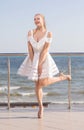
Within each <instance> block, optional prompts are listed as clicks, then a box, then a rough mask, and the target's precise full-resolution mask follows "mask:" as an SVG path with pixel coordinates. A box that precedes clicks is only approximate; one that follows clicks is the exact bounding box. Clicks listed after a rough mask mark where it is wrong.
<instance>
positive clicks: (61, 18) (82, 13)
mask: <svg viewBox="0 0 84 130" xmlns="http://www.w3.org/2000/svg"><path fill="white" fill-rule="evenodd" d="M36 13H42V14H43V15H44V16H45V19H46V25H47V29H48V30H49V31H52V33H53V42H52V44H51V47H50V52H84V0H0V53H2V52H3V53H6V52H13V53H17V52H24V53H26V52H27V32H28V31H29V30H30V29H33V28H35V25H34V22H33V17H34V15H35V14H36Z"/></svg>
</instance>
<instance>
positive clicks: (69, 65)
mask: <svg viewBox="0 0 84 130" xmlns="http://www.w3.org/2000/svg"><path fill="white" fill-rule="evenodd" d="M68 74H69V75H71V58H70V57H69V58H68ZM68 103H69V106H68V108H69V109H71V81H68Z"/></svg>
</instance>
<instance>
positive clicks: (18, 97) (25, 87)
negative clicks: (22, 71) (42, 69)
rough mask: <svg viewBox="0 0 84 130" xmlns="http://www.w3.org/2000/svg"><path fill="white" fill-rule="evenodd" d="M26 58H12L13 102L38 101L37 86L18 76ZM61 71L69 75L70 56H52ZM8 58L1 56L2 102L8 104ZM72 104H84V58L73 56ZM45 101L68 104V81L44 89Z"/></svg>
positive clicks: (0, 99) (0, 85)
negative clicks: (18, 71)
mask: <svg viewBox="0 0 84 130" xmlns="http://www.w3.org/2000/svg"><path fill="white" fill-rule="evenodd" d="M25 57H26V56H10V57H9V58H10V100H11V102H31V101H37V99H36V95H35V90H34V89H35V84H34V82H32V81H29V80H28V79H27V77H22V76H20V75H17V70H18V68H19V66H20V64H21V63H22V62H23V60H24V59H25ZM52 57H53V59H54V60H55V62H56V64H57V66H58V68H59V70H60V71H62V72H64V73H65V74H68V56H56V55H53V56H52ZM7 59H8V57H6V56H0V102H7V93H8V87H7V86H8V77H7V74H8V70H7ZM71 75H72V81H71V102H72V103H78V104H84V56H71ZM43 95H44V96H43V101H46V102H52V103H58V104H65V103H68V81H61V82H58V83H55V84H52V85H49V86H47V87H44V88H43Z"/></svg>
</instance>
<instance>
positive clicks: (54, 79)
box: [39, 73, 71, 87]
mask: <svg viewBox="0 0 84 130" xmlns="http://www.w3.org/2000/svg"><path fill="white" fill-rule="evenodd" d="M63 80H71V76H70V75H64V74H63V73H61V74H60V76H58V77H52V78H45V79H40V82H39V84H40V87H41V86H47V85H50V84H53V83H56V82H60V81H63Z"/></svg>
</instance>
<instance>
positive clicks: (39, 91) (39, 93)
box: [35, 81, 43, 118]
mask: <svg viewBox="0 0 84 130" xmlns="http://www.w3.org/2000/svg"><path fill="white" fill-rule="evenodd" d="M35 91H36V96H37V100H38V104H39V111H38V118H42V116H43V103H42V99H43V92H42V87H41V86H39V81H37V82H36V88H35Z"/></svg>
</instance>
